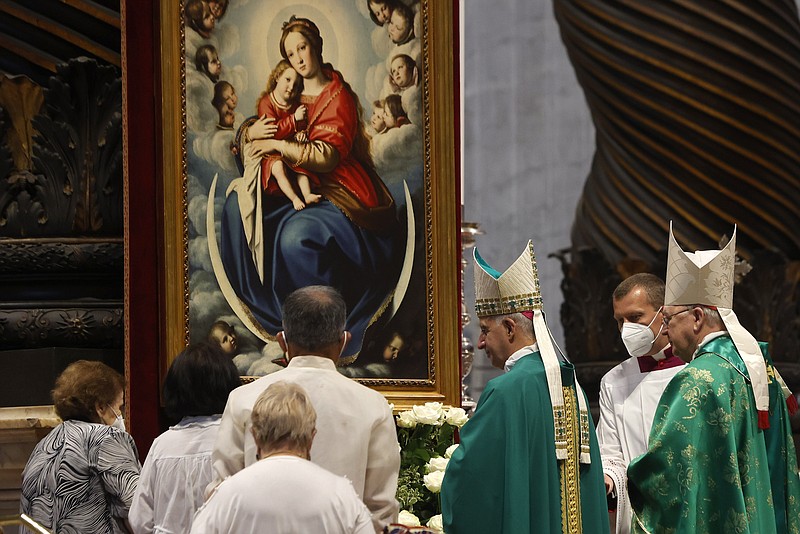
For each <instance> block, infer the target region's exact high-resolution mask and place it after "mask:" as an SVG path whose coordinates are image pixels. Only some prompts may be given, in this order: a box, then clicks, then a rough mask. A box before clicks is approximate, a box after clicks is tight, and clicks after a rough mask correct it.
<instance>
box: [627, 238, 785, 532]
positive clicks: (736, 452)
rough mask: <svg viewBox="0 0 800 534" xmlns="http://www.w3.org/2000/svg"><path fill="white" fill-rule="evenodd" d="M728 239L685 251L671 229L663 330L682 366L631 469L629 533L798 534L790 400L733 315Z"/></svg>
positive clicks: (763, 350)
mask: <svg viewBox="0 0 800 534" xmlns="http://www.w3.org/2000/svg"><path fill="white" fill-rule="evenodd" d="M735 239H736V234H735V232H734V237H733V238H732V239H731V241H730V242H729V243H728V245H727V246H726V247H725V248H724V249H722V250H713V251H711V250H704V251H697V252H694V253H686V252H684V251H683V250H682V249H681V248H680V247H679V246H678V244H677V242H676V241H675V238H674V237H673V235H672V232H671V231H670V243H669V253H668V260H667V276H666V294H665V299H664V307H663V308H662V315H663V323H664V325H665V327H666V328H667V335H668V336H669V340H670V343H671V344H672V349H673V351H674V353H675V354H676V355H677V356H679V357H680V358H682V359H683V360H684V361H686V362H688V365H687V366H686V367H684V368H683V370H682V371H681V372H679V373H678V374H677V375H675V377H674V378H673V379H672V381H671V382H670V383H669V385H668V386H667V388H666V389H665V390H664V394H663V395H662V397H661V400H660V402H659V407H658V409H657V410H656V415H655V419H654V421H653V428H652V430H651V433H650V439H649V445H648V450H647V452H646V453H645V454H644V455H642V456H640V457H639V458H637V459H636V460H634V461H633V462H631V464H630V465H629V467H628V492H629V495H630V499H631V506H632V508H633V511H634V518H633V524H632V530H633V532H675V533H692V534H703V533H709V534H710V533H718V532H754V533H755V532H759V533H762V534H763V533H771V532H781V533H782V532H799V531H800V479H798V476H797V459H796V456H795V448H794V444H793V442H792V439H791V428H790V425H789V415H788V410H789V407H790V406H791V401H794V397H792V396H791V394H790V393H788V389H786V390H785V391H784V390H783V389H782V387H781V386H782V380H781V379H780V375H779V374H778V373H777V370H775V369H774V367H773V366H772V363H771V360H770V358H769V356H768V355H767V352H766V344H759V343H758V342H757V341H756V340H755V338H754V337H753V336H752V335H751V334H750V333H749V332H748V331H747V330H745V328H744V327H742V325H741V324H739V321H738V319H737V317H736V314H735V313H734V312H733V310H732V306H733V266H734V258H735ZM784 387H785V386H784ZM787 393H788V395H787ZM785 395H786V399H788V400H789V401H788V402H787V400H786V399H785V398H784V397H785ZM794 407H796V402H795V403H794Z"/></svg>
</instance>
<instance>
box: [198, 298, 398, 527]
mask: <svg viewBox="0 0 800 534" xmlns="http://www.w3.org/2000/svg"><path fill="white" fill-rule="evenodd" d="M282 315H283V328H284V330H283V332H279V333H278V335H277V340H278V343H279V344H280V346H281V348H283V350H284V351H285V352H286V357H287V358H288V360H289V364H288V366H287V367H286V368H285V369H281V370H280V371H277V372H275V373H272V374H270V375H267V376H264V377H261V378H259V379H258V380H256V381H255V382H251V383H250V384H246V385H244V386H241V387H239V388H237V389H235V390H234V391H233V392H231V394H230V396H229V397H228V403H227V405H226V406H225V411H224V413H223V414H222V420H221V422H220V428H219V433H218V437H217V442H216V444H215V445H214V452H213V453H212V458H213V462H214V470H215V471H216V480H215V481H214V482H212V485H211V486H210V487H209V488H210V489H211V488H213V487H216V485H218V484H219V483H220V482H221V481H222V480H223V479H224V478H225V477H227V476H230V475H232V474H234V473H236V472H238V471H240V470H242V469H244V468H245V467H246V466H249V465H251V464H253V463H255V462H256V452H257V450H256V444H255V441H254V439H253V436H252V433H251V432H252V422H251V417H250V414H251V412H252V410H253V405H254V404H255V402H256V399H257V398H258V396H259V395H260V394H261V392H263V391H264V390H266V389H267V387H269V386H270V385H271V384H273V383H275V382H277V381H279V380H283V381H286V382H292V383H295V384H298V385H300V386H302V387H303V388H304V389H305V391H306V392H308V396H309V398H310V399H311V404H312V405H313V406H314V409H315V411H316V413H317V424H316V429H317V433H316V437H315V438H314V443H313V445H312V447H311V461H312V462H314V463H315V464H317V465H319V466H321V467H324V468H325V469H327V470H328V471H330V472H332V473H334V474H336V475H340V476H346V477H347V478H348V479H349V480H350V481H351V482H352V483H353V488H355V490H356V493H358V495H359V497H360V498H361V499H362V500H363V501H364V504H366V505H367V508H368V509H369V511H370V513H371V514H372V522H373V526H374V527H375V529H376V530H381V529H383V526H384V525H387V524H389V523H392V522H394V521H396V519H397V512H398V504H397V501H396V500H395V498H394V496H395V493H396V491H397V475H398V471H399V470H400V447H399V445H398V443H397V433H396V431H395V425H394V417H393V416H392V410H391V408H390V407H389V404H388V403H387V402H386V399H385V398H384V397H383V395H381V394H380V393H378V392H376V391H373V390H371V389H369V388H368V387H366V386H363V385H361V384H359V383H358V382H356V381H354V380H351V379H349V378H346V377H345V376H343V375H341V374H340V373H339V372H338V371H337V370H336V362H337V361H338V360H339V356H340V355H341V354H342V351H343V350H344V347H345V346H346V345H347V342H348V340H349V339H350V333H349V332H347V331H345V329H344V324H345V318H346V316H347V314H346V309H345V303H344V300H343V299H342V296H341V294H339V292H338V291H336V290H335V289H333V288H332V287H328V286H308V287H304V288H300V289H298V290H296V291H294V292H292V293H291V294H290V295H289V296H288V297H287V298H286V300H285V301H284V303H283V308H282Z"/></svg>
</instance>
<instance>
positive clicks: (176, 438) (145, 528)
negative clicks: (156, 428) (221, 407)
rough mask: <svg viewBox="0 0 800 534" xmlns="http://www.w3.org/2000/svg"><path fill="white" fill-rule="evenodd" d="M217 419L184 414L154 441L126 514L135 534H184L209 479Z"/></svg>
mask: <svg viewBox="0 0 800 534" xmlns="http://www.w3.org/2000/svg"><path fill="white" fill-rule="evenodd" d="M219 421H220V416H219V415H216V416H208V417H186V418H184V419H183V420H182V421H181V422H180V423H179V424H177V425H175V426H173V427H170V429H169V430H167V431H166V432H164V433H163V434H161V435H160V436H158V437H157V438H156V439H155V441H154V442H153V446H152V447H151V448H150V452H149V454H148V455H147V459H146V460H145V462H144V467H142V473H141V475H140V476H139V486H138V488H137V489H136V495H135V496H134V498H133V504H132V505H131V510H130V513H129V515H128V520H129V521H130V523H131V527H132V528H133V532H134V533H135V534H140V533H142V534H144V533H150V532H153V533H155V534H182V533H184V532H188V530H189V527H190V526H191V524H192V517H194V513H195V511H197V509H198V508H200V506H202V504H203V501H204V496H205V490H206V487H207V486H208V484H209V483H210V482H211V480H213V478H214V470H213V468H212V466H211V450H212V449H213V447H214V441H216V438H217V431H218V430H219Z"/></svg>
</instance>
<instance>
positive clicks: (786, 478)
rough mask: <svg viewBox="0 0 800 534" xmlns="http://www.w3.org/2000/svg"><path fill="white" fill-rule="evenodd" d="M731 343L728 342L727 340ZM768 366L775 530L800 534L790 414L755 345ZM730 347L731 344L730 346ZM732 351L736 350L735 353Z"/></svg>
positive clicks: (768, 434)
mask: <svg viewBox="0 0 800 534" xmlns="http://www.w3.org/2000/svg"><path fill="white" fill-rule="evenodd" d="M727 339H730V338H727ZM758 344H759V346H760V348H761V353H762V354H763V355H764V360H766V362H767V376H768V378H769V428H768V429H767V430H765V431H764V440H765V443H766V446H767V460H768V462H769V474H770V480H771V482H772V503H773V505H774V507H775V526H776V529H777V531H778V533H779V534H782V533H784V532H786V533H789V534H800V476H798V471H797V453H796V452H795V447H794V439H793V438H792V424H791V421H790V420H789V410H788V408H787V406H786V399H785V397H784V395H783V390H782V389H781V386H780V384H779V383H778V380H777V379H776V378H775V371H774V363H773V362H772V358H771V357H770V355H769V352H768V350H767V347H768V345H767V343H762V342H759V343H758ZM731 345H732V343H731ZM734 350H735V349H734Z"/></svg>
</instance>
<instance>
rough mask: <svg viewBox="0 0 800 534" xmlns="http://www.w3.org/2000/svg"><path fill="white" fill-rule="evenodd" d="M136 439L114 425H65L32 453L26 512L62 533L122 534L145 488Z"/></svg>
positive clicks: (24, 493)
mask: <svg viewBox="0 0 800 534" xmlns="http://www.w3.org/2000/svg"><path fill="white" fill-rule="evenodd" d="M139 470H140V466H139V458H138V452H137V450H136V445H135V443H134V441H133V438H132V437H131V436H130V434H128V433H127V432H124V431H121V430H118V429H116V428H113V427H110V426H108V425H103V424H97V423H86V422H83V421H74V420H70V421H64V422H63V423H61V424H60V425H58V426H57V427H55V428H54V429H53V430H52V431H51V432H50V433H49V434H48V435H47V436H46V437H45V438H44V439H43V440H42V441H40V442H39V443H38V444H37V445H36V447H35V448H34V449H33V452H32V453H31V457H30V458H29V459H28V463H27V465H26V466H25V470H24V471H23V472H22V497H21V506H20V508H21V510H22V512H23V513H25V514H28V515H29V516H31V517H32V518H33V519H34V520H35V521H37V522H39V523H40V524H41V525H43V526H44V527H45V528H47V529H48V530H52V531H53V532H58V533H89V532H91V533H93V534H103V533H122V532H125V530H124V528H123V527H122V526H121V525H120V521H122V520H124V519H125V518H127V517H128V510H129V509H130V506H131V502H132V500H133V494H134V491H135V490H136V485H137V484H138V482H139Z"/></svg>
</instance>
